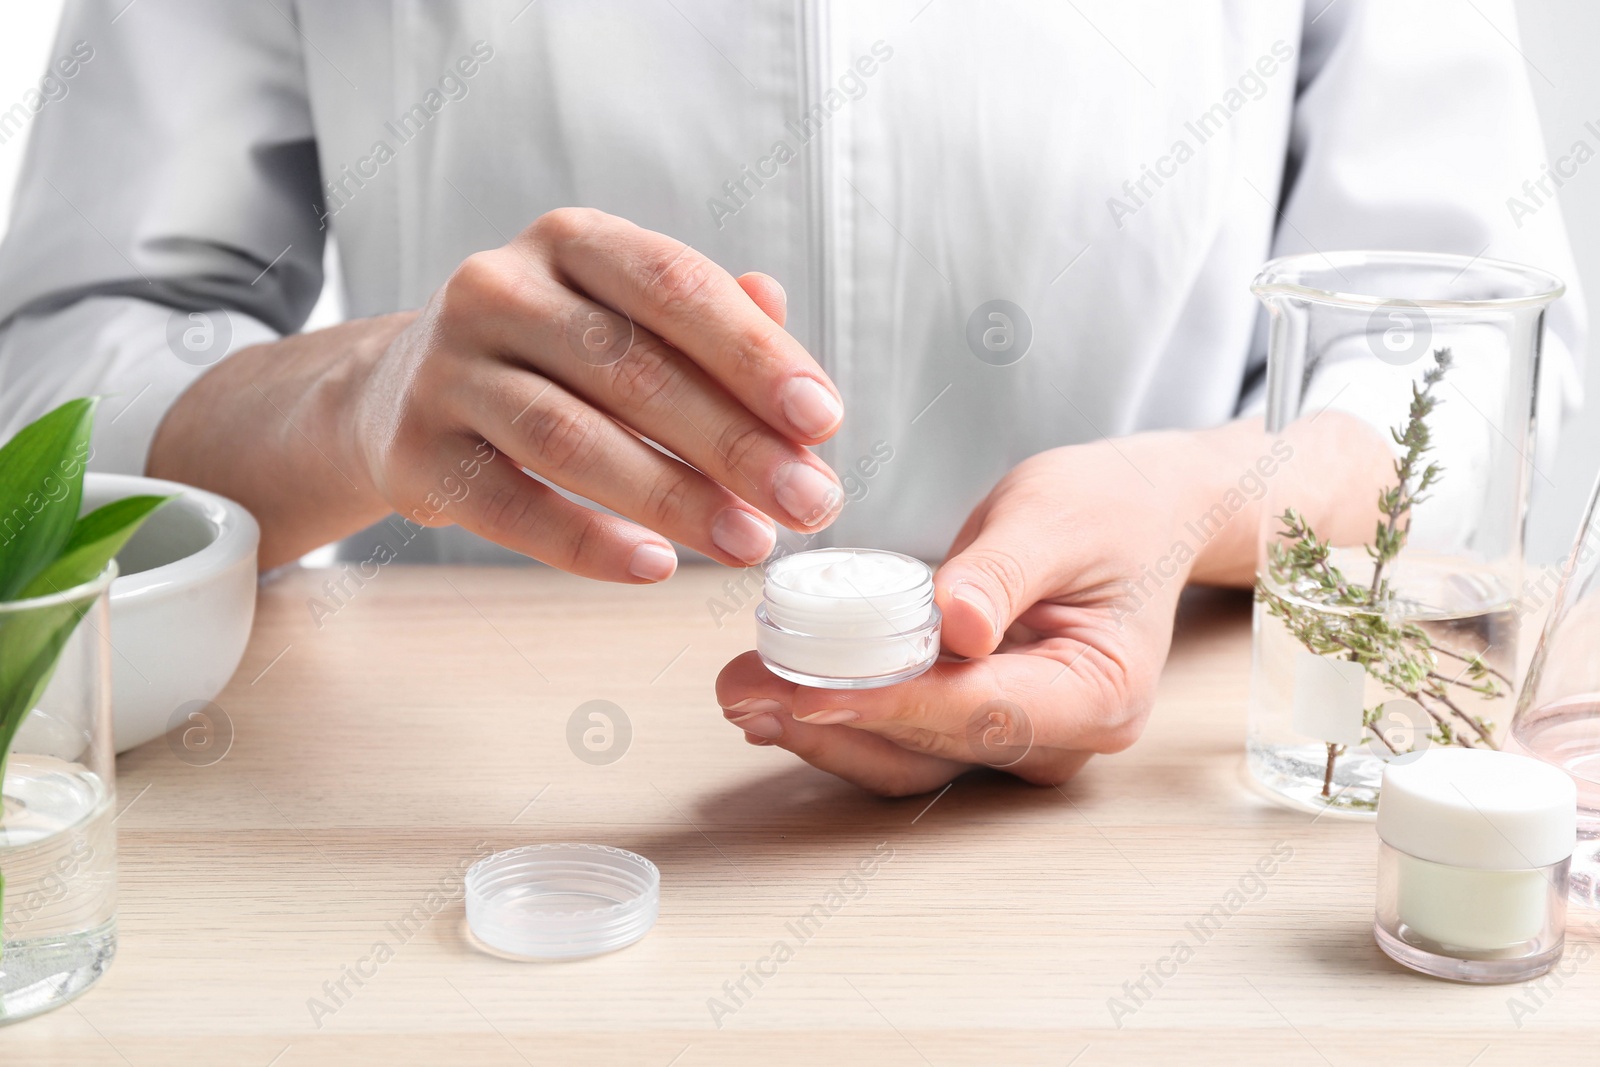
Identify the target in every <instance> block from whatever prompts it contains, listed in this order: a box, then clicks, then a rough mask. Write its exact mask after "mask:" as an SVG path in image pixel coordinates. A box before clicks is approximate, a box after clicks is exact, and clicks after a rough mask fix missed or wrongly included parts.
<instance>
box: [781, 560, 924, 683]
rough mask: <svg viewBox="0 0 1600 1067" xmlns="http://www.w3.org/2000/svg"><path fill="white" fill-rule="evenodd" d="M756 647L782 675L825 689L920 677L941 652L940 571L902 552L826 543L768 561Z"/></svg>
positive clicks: (893, 681) (894, 681)
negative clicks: (936, 590) (936, 591)
mask: <svg viewBox="0 0 1600 1067" xmlns="http://www.w3.org/2000/svg"><path fill="white" fill-rule="evenodd" d="M763 596H764V597H765V599H764V600H763V602H762V604H761V605H760V606H759V607H758V608H757V609H756V649H757V651H758V652H760V654H761V658H762V660H763V661H764V662H765V663H766V665H767V667H768V669H770V670H771V671H772V672H773V673H774V674H777V675H779V676H780V677H783V678H787V679H789V680H790V681H792V682H799V683H800V684H802V685H809V686H815V687H817V688H821V689H871V688H876V687H878V686H885V685H893V684H894V683H896V682H903V681H905V680H907V679H909V678H915V677H916V676H917V675H919V674H921V673H922V672H923V671H925V670H927V669H928V668H929V667H930V666H932V665H933V661H934V660H935V659H937V658H938V656H939V609H938V607H937V606H936V605H935V604H934V602H933V571H932V570H931V569H930V568H929V567H928V565H927V564H926V563H923V562H922V561H921V560H917V559H912V558H911V557H910V556H902V555H901V554H900V553H898V552H881V551H878V550H875V549H864V548H819V549H815V550H813V551H810V552H796V553H794V554H793V555H789V556H785V557H783V558H782V559H779V560H776V561H774V562H773V563H771V564H769V565H768V566H767V575H766V586H765V589H764V591H763Z"/></svg>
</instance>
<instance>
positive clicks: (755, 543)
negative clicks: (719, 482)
mask: <svg viewBox="0 0 1600 1067" xmlns="http://www.w3.org/2000/svg"><path fill="white" fill-rule="evenodd" d="M711 543H712V544H714V545H716V546H717V547H718V548H720V549H722V551H724V552H726V553H727V554H728V555H730V556H732V557H733V558H734V559H739V560H743V561H744V562H746V563H749V564H756V563H760V562H761V561H762V560H764V559H766V558H767V557H768V556H770V555H771V554H772V546H773V545H775V544H777V543H778V531H776V530H774V529H773V528H772V527H771V526H769V525H767V524H766V523H764V522H762V521H761V520H760V519H758V518H756V517H755V516H754V515H752V514H750V513H749V512H748V511H745V510H744V509H742V508H725V509H723V510H722V511H720V512H718V513H717V517H716V518H715V519H712V520H711Z"/></svg>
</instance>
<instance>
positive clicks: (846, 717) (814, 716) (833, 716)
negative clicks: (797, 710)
mask: <svg viewBox="0 0 1600 1067" xmlns="http://www.w3.org/2000/svg"><path fill="white" fill-rule="evenodd" d="M795 718H796V719H799V720H800V721H801V722H808V723H810V724H811V725H813V726H836V725H838V724H839V723H841V722H855V721H856V720H857V719H859V718H861V716H859V715H857V714H856V713H855V712H853V711H851V710H850V709H849V708H826V709H824V710H822V711H813V712H812V713H811V714H810V715H796V716H795Z"/></svg>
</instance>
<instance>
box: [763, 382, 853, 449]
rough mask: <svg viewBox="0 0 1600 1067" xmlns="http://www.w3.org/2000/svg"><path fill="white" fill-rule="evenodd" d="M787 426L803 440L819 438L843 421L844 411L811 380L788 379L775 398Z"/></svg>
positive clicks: (823, 388) (826, 392)
mask: <svg viewBox="0 0 1600 1067" xmlns="http://www.w3.org/2000/svg"><path fill="white" fill-rule="evenodd" d="M778 398H779V402H780V403H781V404H782V405H783V414H784V416H785V417H786V418H787V419H788V420H789V423H790V425H792V426H793V427H794V428H795V429H797V430H799V431H800V432H801V433H802V434H804V435H805V436H807V437H821V436H822V435H823V434H825V433H827V432H828V431H829V430H831V429H833V428H834V427H835V426H837V425H839V420H840V419H842V418H844V408H843V407H841V406H840V404H839V401H838V400H836V399H834V396H833V394H832V393H830V392H828V389H827V387H826V386H824V385H823V384H822V383H821V382H819V381H817V380H816V379H815V378H791V379H790V380H789V384H788V385H785V386H784V387H783V392H782V393H780V394H779V397H778Z"/></svg>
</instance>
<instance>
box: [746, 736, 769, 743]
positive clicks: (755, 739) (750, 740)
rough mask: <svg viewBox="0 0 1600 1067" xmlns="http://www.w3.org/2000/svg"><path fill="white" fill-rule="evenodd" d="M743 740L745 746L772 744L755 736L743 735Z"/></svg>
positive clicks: (763, 738)
mask: <svg viewBox="0 0 1600 1067" xmlns="http://www.w3.org/2000/svg"><path fill="white" fill-rule="evenodd" d="M744 739H745V743H746V744H751V745H770V744H772V742H771V741H769V740H768V739H767V738H765V737H757V736H756V735H755V734H745V735H744Z"/></svg>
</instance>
